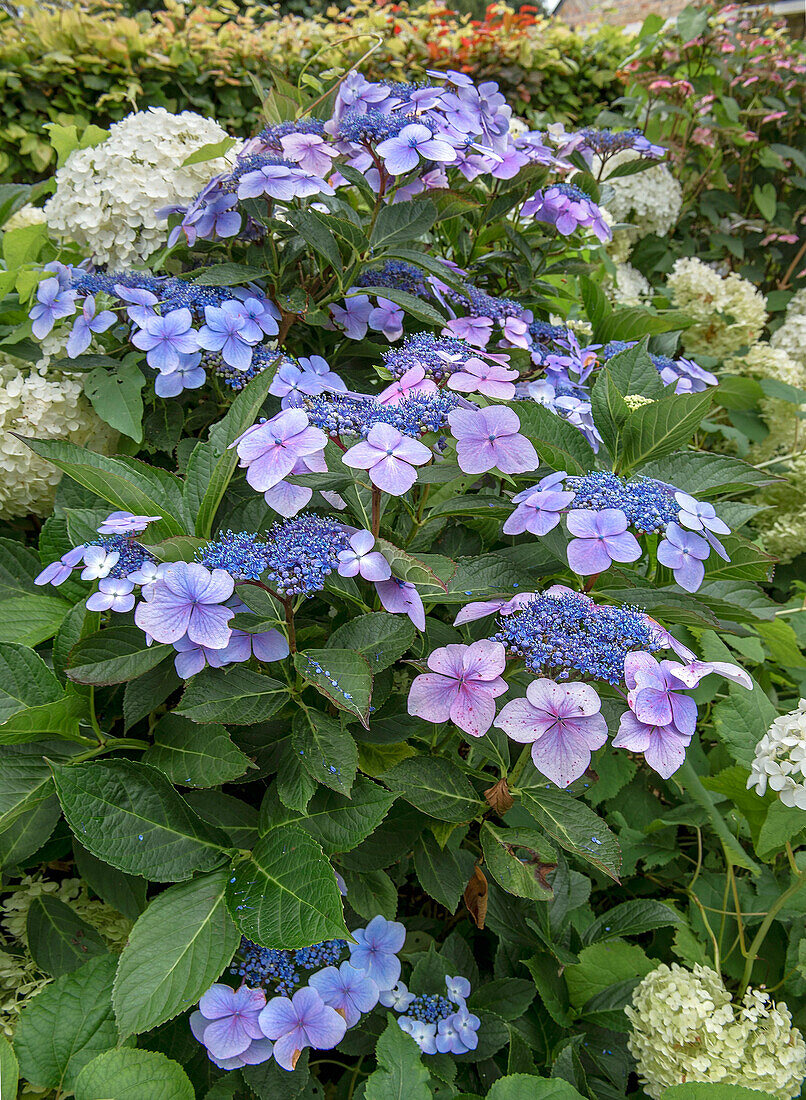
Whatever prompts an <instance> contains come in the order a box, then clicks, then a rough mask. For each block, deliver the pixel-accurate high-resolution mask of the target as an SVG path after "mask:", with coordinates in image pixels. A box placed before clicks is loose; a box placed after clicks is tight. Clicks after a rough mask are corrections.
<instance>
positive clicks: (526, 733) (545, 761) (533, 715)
mask: <svg viewBox="0 0 806 1100" xmlns="http://www.w3.org/2000/svg"><path fill="white" fill-rule="evenodd" d="M601 705H602V703H601V700H600V698H599V696H598V695H597V694H596V692H595V691H594V689H593V688H592V687H591V686H590V684H558V683H555V681H554V680H544V679H540V680H533V681H532V682H531V683H530V684H529V686H528V688H527V689H526V698H525V699H512V700H511V701H510V702H509V703H507V704H506V706H505V707H503V708H502V710H501V713H500V714H499V715H498V718H497V719H496V721H495V725H496V727H497V728H498V729H502V730H503V731H504V733H506V735H507V737H510V738H511V739H512V740H513V741H519V742H521V743H522V744H527V745H528V744H531V746H532V761H533V762H534V765H535V767H536V768H537V770H538V771H539V772H542V774H543V775H545V776H547V777H548V778H549V779H551V780H552V782H554V783H556V784H557V786H558V787H567V786H568V784H569V783H572V782H573V781H574V780H575V779H578V778H579V777H580V775H582V774H583V773H584V772H585V770H586V769H587V768H588V766H589V765H590V762H591V751H592V750H593V749H600V748H601V747H602V745H603V744H604V743H605V741H606V740H607V722H606V721H605V719H604V717H603V715H602V714H601V713H600V710H601Z"/></svg>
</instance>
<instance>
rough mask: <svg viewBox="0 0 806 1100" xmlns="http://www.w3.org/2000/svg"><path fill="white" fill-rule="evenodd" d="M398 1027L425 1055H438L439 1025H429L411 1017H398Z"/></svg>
mask: <svg viewBox="0 0 806 1100" xmlns="http://www.w3.org/2000/svg"><path fill="white" fill-rule="evenodd" d="M397 1023H398V1027H399V1028H400V1030H401V1031H405V1032H406V1034H407V1035H410V1036H411V1037H412V1039H413V1040H414V1041H415V1043H416V1044H417V1046H418V1047H419V1048H420V1050H421V1051H422V1052H423V1054H436V1053H437V1044H436V1036H437V1025H436V1024H427V1023H425V1022H424V1021H423V1020H414V1019H412V1017H411V1016H398V1019H397Z"/></svg>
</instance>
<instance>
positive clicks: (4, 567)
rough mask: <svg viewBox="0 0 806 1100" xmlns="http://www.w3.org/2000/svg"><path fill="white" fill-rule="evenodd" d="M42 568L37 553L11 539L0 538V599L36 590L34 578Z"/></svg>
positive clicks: (27, 593) (28, 593) (23, 594)
mask: <svg viewBox="0 0 806 1100" xmlns="http://www.w3.org/2000/svg"><path fill="white" fill-rule="evenodd" d="M41 569H42V562H41V561H40V560H39V555H38V554H37V553H36V552H35V551H34V550H32V549H31V548H30V547H28V546H25V545H24V544H23V543H21V542H15V541H14V540H13V539H3V538H0V600H8V599H11V598H12V597H13V596H25V595H30V594H32V593H35V592H36V586H35V584H34V578H35V577H36V576H37V574H38V573H39V572H40V571H41Z"/></svg>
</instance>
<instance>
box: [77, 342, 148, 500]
mask: <svg viewBox="0 0 806 1100" xmlns="http://www.w3.org/2000/svg"><path fill="white" fill-rule="evenodd" d="M145 381H146V380H145V376H144V374H143V372H142V371H141V370H140V368H139V367H138V366H137V364H136V363H134V362H132V361H130V360H129V358H128V356H127V358H126V359H124V360H123V361H122V362H120V363H117V364H116V366H115V368H114V369H113V370H109V369H107V368H106V367H97V368H96V369H95V370H93V371H90V373H89V374H88V375H87V376H86V378H85V379H84V393H85V394H86V395H87V397H88V398H89V399H90V403H91V404H92V407H93V408H94V409H95V411H96V412H97V413H98V415H99V416H100V418H101V420H103V421H104V422H105V423H106V424H108V425H109V426H110V427H111V428H114V429H115V431H117V432H121V433H122V434H123V435H127V436H128V437H129V438H130V439H133V440H134V441H135V443H142V441H143V395H142V394H141V392H140V391H141V390H142V388H143V386H144V385H145ZM155 515H156V513H155Z"/></svg>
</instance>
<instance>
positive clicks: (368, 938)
mask: <svg viewBox="0 0 806 1100" xmlns="http://www.w3.org/2000/svg"><path fill="white" fill-rule="evenodd" d="M353 938H354V939H355V941H356V942H355V943H352V944H350V962H351V963H352V964H353V966H354V967H355V968H356V969H357V970H362V971H364V972H365V973H366V974H367V975H368V977H370V978H372V980H373V982H375V984H376V986H377V987H378V990H379V991H380V992H384V991H385V990H388V989H392V988H393V987H394V986H395V985H396V984H397V981H398V979H399V978H400V959H399V958H398V957H397V953H398V951H400V949H401V948H402V946H403V944H404V942H405V939H406V929H405V928H404V927H403V925H402V924H400V922H399V921H394V920H386V918H385V917H382V916H381V915H380V914H378V916H377V917H373V918H372V920H371V921H370V922H369V924H368V925H367V926H366V928H358V929H356V930H355V931H354V932H353Z"/></svg>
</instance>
